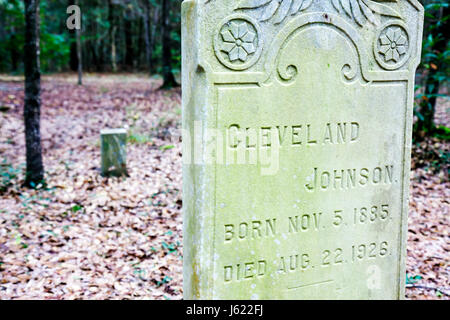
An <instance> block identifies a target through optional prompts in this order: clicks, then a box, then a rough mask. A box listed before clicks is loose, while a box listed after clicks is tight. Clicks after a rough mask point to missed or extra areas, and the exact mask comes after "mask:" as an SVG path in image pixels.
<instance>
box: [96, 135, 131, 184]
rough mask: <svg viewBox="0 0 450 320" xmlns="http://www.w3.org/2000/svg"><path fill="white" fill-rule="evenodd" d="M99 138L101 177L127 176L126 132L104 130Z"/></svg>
mask: <svg viewBox="0 0 450 320" xmlns="http://www.w3.org/2000/svg"><path fill="white" fill-rule="evenodd" d="M100 136H101V157H102V160H101V161H102V175H103V176H126V175H127V131H126V130H125V129H104V130H102V131H101V132H100Z"/></svg>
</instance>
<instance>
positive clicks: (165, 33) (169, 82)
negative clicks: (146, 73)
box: [161, 0, 177, 89]
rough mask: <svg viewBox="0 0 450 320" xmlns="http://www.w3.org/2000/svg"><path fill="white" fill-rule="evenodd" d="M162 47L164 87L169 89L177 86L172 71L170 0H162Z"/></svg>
mask: <svg viewBox="0 0 450 320" xmlns="http://www.w3.org/2000/svg"><path fill="white" fill-rule="evenodd" d="M161 19H162V32H161V33H162V42H163V43H162V47H163V78H164V83H163V85H162V88H163V89H169V88H173V87H176V86H177V83H176V81H175V77H174V75H173V73H172V53H171V40H170V30H169V26H170V25H169V0H162V16H161Z"/></svg>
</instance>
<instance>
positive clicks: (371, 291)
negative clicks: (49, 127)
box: [182, 0, 423, 299]
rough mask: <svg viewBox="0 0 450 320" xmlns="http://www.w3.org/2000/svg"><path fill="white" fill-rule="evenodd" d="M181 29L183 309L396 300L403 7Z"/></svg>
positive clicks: (416, 36)
mask: <svg viewBox="0 0 450 320" xmlns="http://www.w3.org/2000/svg"><path fill="white" fill-rule="evenodd" d="M182 16H183V21H182V37H183V41H182V42H183V143H184V150H183V157H184V159H183V161H184V169H183V170H184V173H183V179H184V186H183V194H184V195H183V196H184V199H183V206H184V297H185V299H402V298H403V297H404V283H405V251H406V249H405V239H406V227H407V224H406V221H407V220H406V219H407V212H408V210H407V206H408V186H409V172H410V147H411V132H412V119H413V115H412V113H413V93H414V92H413V89H414V73H415V70H416V67H417V66H418V64H419V61H420V50H421V39H422V25H423V8H422V6H421V5H420V4H419V2H418V1H416V0H397V1H396V0H393V1H383V0H379V1H372V0H281V1H278V0H209V1H203V0H199V1H185V2H183V5H182Z"/></svg>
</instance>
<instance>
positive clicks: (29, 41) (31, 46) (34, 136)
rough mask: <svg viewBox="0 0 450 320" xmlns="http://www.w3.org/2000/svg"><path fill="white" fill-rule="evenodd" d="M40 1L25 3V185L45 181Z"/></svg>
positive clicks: (27, 1)
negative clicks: (41, 117)
mask: <svg viewBox="0 0 450 320" xmlns="http://www.w3.org/2000/svg"><path fill="white" fill-rule="evenodd" d="M39 24H40V19H39V0H25V52H26V54H25V55H24V65H25V106H24V120H25V140H26V158H27V169H26V179H25V184H26V185H28V186H34V185H37V184H39V183H41V182H43V180H44V165H43V162H42V146H41V132H40V116H41V72H40V63H39V31H40V30H39Z"/></svg>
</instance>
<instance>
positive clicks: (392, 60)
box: [207, 0, 421, 82]
mask: <svg viewBox="0 0 450 320" xmlns="http://www.w3.org/2000/svg"><path fill="white" fill-rule="evenodd" d="M214 1H218V0H214ZM398 1H404V2H406V3H407V5H410V6H411V7H412V8H413V9H415V11H417V13H418V14H420V13H421V12H419V11H420V10H421V9H420V6H419V5H417V3H416V2H415V0H242V1H240V2H238V4H237V5H235V7H234V8H232V9H231V8H230V15H229V16H226V17H225V18H223V19H222V20H221V22H220V23H219V24H218V27H217V29H216V30H215V31H214V35H213V49H214V53H215V56H216V58H217V60H218V61H219V62H220V64H221V65H222V66H223V67H225V72H226V70H228V72H230V71H231V72H243V71H247V72H248V71H251V72H255V71H256V72H261V71H262V72H265V73H266V75H268V76H271V75H273V74H278V76H279V77H278V79H279V80H280V81H291V80H292V78H293V77H294V76H295V75H296V74H297V70H296V67H295V65H289V66H288V69H286V70H280V69H278V70H276V71H277V72H274V70H273V68H274V65H276V63H277V62H276V59H277V56H278V54H279V50H281V48H282V47H283V45H284V42H285V41H288V40H287V39H288V37H289V35H290V33H293V32H295V30H297V29H298V28H304V27H308V26H312V25H315V24H321V25H325V24H326V25H329V26H332V27H334V28H337V29H339V30H341V31H342V32H343V33H344V34H345V35H346V36H347V37H348V38H349V40H350V41H351V42H352V43H353V44H354V45H355V47H356V49H357V53H358V59H359V66H352V65H345V66H343V67H342V73H343V76H344V80H352V79H354V78H355V76H356V74H357V73H360V74H361V79H362V80H363V81H366V82H367V81H372V80H377V79H381V78H386V75H385V73H386V72H390V73H394V74H393V75H392V77H393V78H395V79H398V80H401V79H406V78H407V74H408V72H409V70H412V69H415V67H416V66H417V64H418V61H410V57H411V56H412V52H413V51H414V50H416V52H415V53H416V54H415V55H414V56H416V57H417V56H418V55H417V52H420V47H419V43H420V38H419V36H416V37H413V36H411V34H415V33H416V32H415V31H416V30H410V29H411V28H414V26H417V25H418V23H414V22H412V21H411V19H413V18H414V15H411V14H409V13H408V12H407V11H405V10H403V9H404V8H402V6H400V5H399V2H398ZM207 5H212V2H210V1H207ZM272 34H273V35H274V36H268V35H272ZM368 39H372V41H368ZM416 60H417V59H416ZM275 68H278V67H275ZM355 68H360V69H361V70H360V72H357V71H356V70H355ZM283 74H284V75H285V76H284V77H283Z"/></svg>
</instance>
